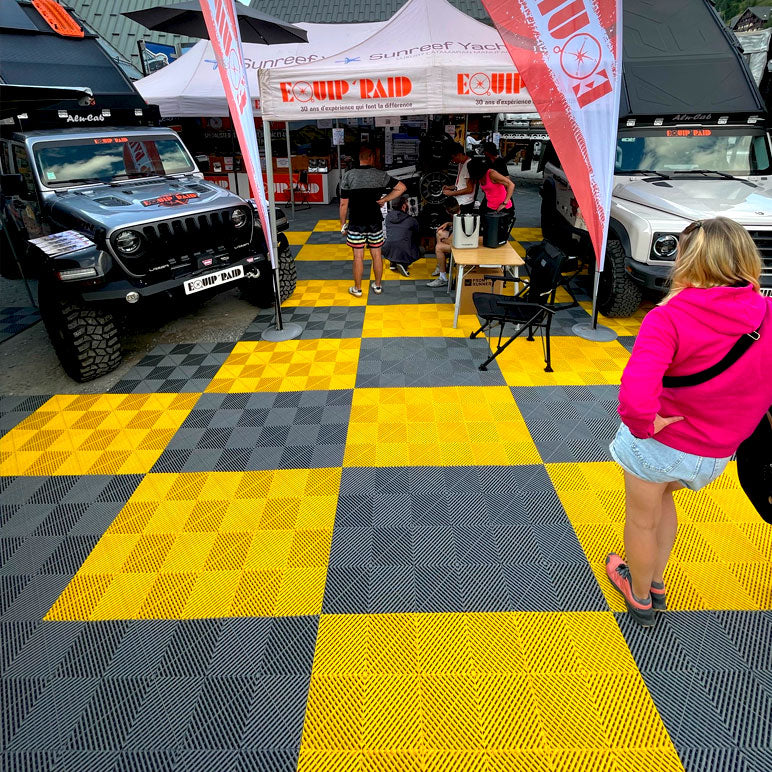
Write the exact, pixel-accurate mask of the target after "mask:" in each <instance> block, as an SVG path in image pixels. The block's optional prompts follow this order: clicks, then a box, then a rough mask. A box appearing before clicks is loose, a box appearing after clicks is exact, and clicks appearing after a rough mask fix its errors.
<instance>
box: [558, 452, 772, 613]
mask: <svg viewBox="0 0 772 772" xmlns="http://www.w3.org/2000/svg"><path fill="white" fill-rule="evenodd" d="M547 469H548V471H549V474H550V477H551V478H552V481H553V483H554V484H555V490H556V491H557V493H558V496H560V500H561V502H562V503H563V506H564V507H565V510H566V513H567V514H568V517H569V518H570V520H571V523H572V524H573V526H574V530H575V531H576V535H577V536H578V538H579V542H580V544H581V545H582V548H583V550H584V552H585V554H586V555H587V560H588V561H589V563H590V567H591V568H592V570H593V572H594V573H595V576H596V577H597V579H598V583H599V584H600V587H601V589H602V591H603V594H604V595H605V596H606V600H607V601H608V603H609V605H610V606H611V608H612V609H613V610H615V611H622V610H623V609H624V604H623V602H622V601H621V599H620V598H619V596H618V594H617V592H616V591H615V590H613V588H611V585H610V584H609V582H608V579H607V577H606V575H605V570H604V561H605V557H606V555H607V554H608V553H609V552H618V553H620V554H624V540H623V529H624V482H623V477H622V470H621V469H620V467H618V466H617V465H616V464H613V463H595V464H584V463H583V464H578V463H574V464H548V465H547ZM675 501H676V511H677V512H678V518H679V523H680V527H679V530H678V537H677V539H676V543H675V547H674V549H673V555H672V557H671V559H670V563H669V564H668V567H667V569H666V571H665V583H666V585H667V588H668V607H669V608H670V609H672V610H674V611H679V610H695V611H696V610H699V609H715V610H754V609H761V610H769V609H770V608H772V555H771V554H770V551H769V546H770V538H769V533H768V530H769V529H768V528H767V529H762V528H759V527H758V526H759V518H758V514H757V513H756V511H755V510H754V509H753V507H752V506H751V504H750V502H749V501H748V500H747V498H746V497H745V495H744V494H743V492H742V490H741V489H740V485H739V482H738V480H737V469H736V465H735V464H730V466H729V467H728V468H727V471H726V472H725V473H724V474H723V475H722V476H721V477H719V478H718V479H717V480H715V481H714V482H713V483H711V484H710V485H709V486H707V487H706V488H704V489H703V490H701V491H699V492H697V493H694V492H692V491H679V492H678V493H676V495H675Z"/></svg>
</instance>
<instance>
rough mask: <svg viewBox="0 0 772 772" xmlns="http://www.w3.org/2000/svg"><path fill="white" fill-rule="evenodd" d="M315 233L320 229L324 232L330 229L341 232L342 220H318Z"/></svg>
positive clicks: (314, 229) (314, 228)
mask: <svg viewBox="0 0 772 772" xmlns="http://www.w3.org/2000/svg"><path fill="white" fill-rule="evenodd" d="M313 231H314V233H318V232H319V231H323V232H329V231H338V232H340V220H317V222H316V225H314V227H313Z"/></svg>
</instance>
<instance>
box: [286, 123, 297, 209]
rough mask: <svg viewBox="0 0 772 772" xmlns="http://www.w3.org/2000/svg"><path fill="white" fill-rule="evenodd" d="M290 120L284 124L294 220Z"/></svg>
mask: <svg viewBox="0 0 772 772" xmlns="http://www.w3.org/2000/svg"><path fill="white" fill-rule="evenodd" d="M289 125H290V122H289V121H287V122H286V123H285V124H284V126H285V129H286V134H287V164H288V166H287V169H288V173H289V194H290V206H291V207H292V219H293V221H294V220H295V183H294V182H293V181H292V148H291V146H290V129H289Z"/></svg>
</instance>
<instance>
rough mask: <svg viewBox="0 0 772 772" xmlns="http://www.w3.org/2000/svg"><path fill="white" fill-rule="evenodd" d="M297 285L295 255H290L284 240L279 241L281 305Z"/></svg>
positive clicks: (287, 244) (288, 246)
mask: <svg viewBox="0 0 772 772" xmlns="http://www.w3.org/2000/svg"><path fill="white" fill-rule="evenodd" d="M297 283H298V270H297V266H296V265H295V255H293V254H292V250H291V249H290V245H289V243H288V242H287V240H286V239H280V240H279V290H280V293H279V294H280V296H281V302H282V303H283V302H284V301H285V300H287V298H289V297H290V296H291V295H292V293H293V292H294V291H295V287H296V286H297Z"/></svg>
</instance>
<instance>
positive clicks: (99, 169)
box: [0, 2, 295, 381]
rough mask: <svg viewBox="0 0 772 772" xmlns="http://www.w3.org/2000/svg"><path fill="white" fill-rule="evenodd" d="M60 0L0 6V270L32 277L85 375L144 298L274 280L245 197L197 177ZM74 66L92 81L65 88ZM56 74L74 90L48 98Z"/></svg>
mask: <svg viewBox="0 0 772 772" xmlns="http://www.w3.org/2000/svg"><path fill="white" fill-rule="evenodd" d="M60 10H61V14H65V16H66V18H64V17H62V16H61V14H59V15H58V16H56V23H52V21H51V19H49V18H47V17H46V16H44V15H43V14H42V13H41V14H37V13H36V11H35V9H34V8H33V7H32V6H30V5H28V4H24V3H19V4H17V3H16V2H10V3H5V4H4V5H3V16H2V19H0V24H2V45H1V46H0V81H2V82H4V83H9V82H10V83H13V84H14V85H13V86H11V87H8V86H5V85H4V89H6V90H9V89H10V90H9V93H10V94H11V95H12V98H13V99H12V104H11V106H10V107H9V108H8V109H4V110H3V111H2V116H3V117H2V120H0V124H2V125H0V172H2V178H0V194H1V195H0V211H1V212H2V218H3V231H4V234H3V241H4V243H3V245H2V246H3V250H2V257H0V273H2V275H3V276H4V277H6V278H9V277H13V278H23V279H24V280H29V279H37V286H38V303H39V307H40V313H41V316H42V317H43V321H44V323H45V326H46V329H47V331H48V334H49V337H50V338H51V342H52V344H53V346H54V349H55V350H56V353H57V356H58V357H59V360H60V362H61V364H62V366H63V368H64V369H65V371H66V372H67V374H68V375H70V377H72V378H73V379H75V380H77V381H88V380H92V379H93V378H96V377H98V376H100V375H104V374H105V373H108V372H110V371H111V370H113V369H114V368H115V367H117V365H118V364H119V363H120V361H121V345H120V333H119V329H120V325H121V321H122V320H123V319H124V318H126V317H128V316H131V315H137V314H139V315H144V314H146V313H147V309H148V306H149V305H150V304H151V303H153V302H159V301H160V302H162V303H167V305H168V300H169V299H171V298H182V297H186V296H195V297H202V296H206V295H209V294H212V293H216V292H219V291H221V290H227V289H230V288H232V287H234V286H238V287H240V288H241V293H242V295H243V296H244V298H245V299H246V300H247V301H249V302H250V303H253V304H255V305H258V306H261V307H269V306H271V305H272V303H273V299H274V289H273V288H274V279H273V271H272V268H271V263H270V260H269V257H268V255H267V253H266V244H265V239H264V237H263V233H262V230H261V227H260V223H259V219H258V217H257V213H256V211H255V209H254V206H253V204H252V203H251V202H250V201H246V200H244V199H242V198H240V197H239V196H236V195H235V194H233V193H231V192H230V191H228V190H225V189H223V188H221V187H219V186H218V185H215V184H214V183H211V182H208V181H207V180H205V179H204V178H203V175H202V174H201V172H200V171H199V170H198V168H197V167H196V164H195V162H194V161H193V159H192V158H191V155H190V153H189V152H188V150H187V149H186V148H185V146H184V144H183V143H182V141H181V139H180V137H179V136H178V134H177V133H176V132H175V131H173V130H172V129H170V128H164V127H161V126H160V125H159V123H160V117H159V114H158V110H157V108H154V107H153V106H148V105H147V104H145V102H144V101H143V100H142V98H141V97H140V96H139V94H138V93H137V91H136V89H134V87H133V85H132V84H131V82H130V81H129V80H128V79H127V78H126V76H125V75H124V74H123V72H122V71H121V70H120V69H119V67H118V66H117V65H116V64H115V62H113V61H112V60H111V59H110V57H109V56H108V55H107V54H106V53H105V52H104V50H103V49H102V48H101V46H100V45H99V44H98V39H97V38H96V36H95V35H94V34H93V33H90V32H88V30H86V31H85V32H84V31H83V30H82V29H81V27H80V26H79V20H78V19H77V17H71V16H69V12H67V11H65V10H64V9H61V8H60ZM65 28H66V29H65ZM78 31H80V35H78V34H77V33H78ZM25 57H29V58H30V59H31V60H32V61H34V62H35V65H36V66H35V67H29V66H28V65H25ZM83 73H86V76H87V77H90V78H93V80H94V83H92V84H86V85H87V86H88V88H86V89H83V88H80V89H72V88H71V86H72V83H73V82H77V81H76V80H75V79H76V78H79V77H83ZM70 78H71V79H72V80H71V81H69V82H68V80H67V79H70ZM41 81H42V82H41ZM81 85H82V84H81ZM52 87H53V88H52ZM62 87H69V90H70V92H74V96H73V93H70V94H68V95H66V96H65V94H64V93H63V95H62V96H63V98H62V100H61V101H59V100H58V99H57V95H58V92H57V88H59V89H61V88H62ZM64 91H66V89H64ZM84 93H85V94H86V97H87V98H85V99H84V98H83V95H84ZM22 107H23V108H24V112H23V113H21V109H22ZM20 113H21V114H20ZM276 217H277V225H278V229H279V230H280V231H281V230H285V229H286V228H287V227H288V223H287V220H286V218H285V216H284V214H283V213H282V212H281V210H277V212H276ZM278 249H279V264H280V267H281V269H282V272H281V277H282V280H281V282H280V286H281V295H282V299H285V298H286V297H287V296H288V294H290V293H291V292H292V290H293V289H294V284H295V269H294V259H293V257H292V253H291V251H290V248H289V244H288V243H287V239H286V237H285V236H284V234H282V233H280V234H279V244H278Z"/></svg>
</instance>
